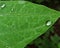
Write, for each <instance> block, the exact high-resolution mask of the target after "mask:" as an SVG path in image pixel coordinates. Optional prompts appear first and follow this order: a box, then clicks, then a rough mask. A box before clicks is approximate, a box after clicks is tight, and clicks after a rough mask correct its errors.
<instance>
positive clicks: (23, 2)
mask: <svg viewBox="0 0 60 48" xmlns="http://www.w3.org/2000/svg"><path fill="white" fill-rule="evenodd" d="M18 3H19V4H25V3H26V1H24V0H23V1H18Z"/></svg>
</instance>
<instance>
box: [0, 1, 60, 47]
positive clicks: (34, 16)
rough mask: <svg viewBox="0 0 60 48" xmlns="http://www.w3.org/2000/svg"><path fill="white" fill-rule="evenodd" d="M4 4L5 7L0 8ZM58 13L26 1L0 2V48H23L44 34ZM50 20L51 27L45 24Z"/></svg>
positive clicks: (57, 16)
mask: <svg viewBox="0 0 60 48" xmlns="http://www.w3.org/2000/svg"><path fill="white" fill-rule="evenodd" d="M3 4H5V7H3V8H1V6H2V5H3ZM58 18H59V12H57V11H55V10H52V9H49V8H47V7H45V6H43V5H37V4H33V3H31V2H27V1H1V2H0V48H24V47H25V46H26V45H27V44H28V43H30V42H31V41H32V40H34V39H36V38H37V37H38V36H40V35H42V34H43V33H45V32H46V31H47V30H48V29H49V28H50V27H51V26H52V25H53V24H54V23H55V21H56V20H57V19H58ZM48 20H50V21H51V25H50V26H47V25H46V22H47V21H48Z"/></svg>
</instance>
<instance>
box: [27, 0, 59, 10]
mask: <svg viewBox="0 0 60 48" xmlns="http://www.w3.org/2000/svg"><path fill="white" fill-rule="evenodd" d="M28 1H30V2H33V3H36V4H42V5H45V6H47V7H49V8H51V9H55V10H57V11H60V0H43V1H42V0H40V1H39V0H28Z"/></svg>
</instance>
